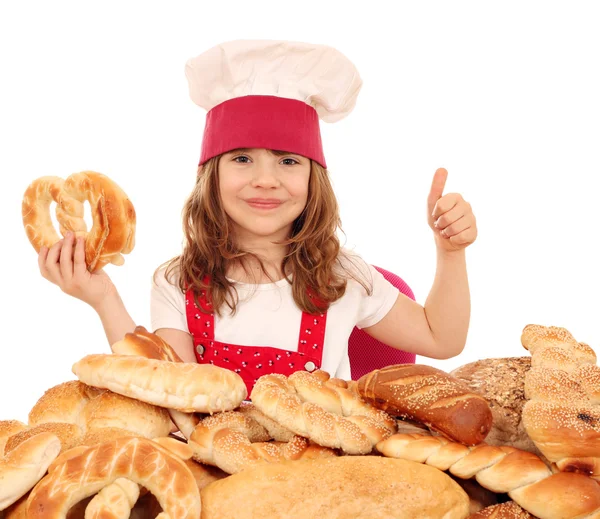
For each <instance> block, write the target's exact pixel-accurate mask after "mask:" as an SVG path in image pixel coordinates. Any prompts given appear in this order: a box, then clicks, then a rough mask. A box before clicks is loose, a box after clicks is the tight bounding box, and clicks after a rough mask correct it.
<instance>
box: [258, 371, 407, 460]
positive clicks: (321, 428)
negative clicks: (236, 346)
mask: <svg viewBox="0 0 600 519" xmlns="http://www.w3.org/2000/svg"><path fill="white" fill-rule="evenodd" d="M328 379H329V375H328V374H327V373H324V372H318V373H317V374H316V375H315V374H314V373H313V374H311V373H308V372H306V371H297V372H296V373H293V374H292V375H290V376H289V378H287V377H285V376H283V375H279V374H272V375H264V376H262V377H260V378H259V379H258V380H257V382H256V384H255V385H254V389H253V390H252V395H251V398H252V401H253V403H254V405H256V407H257V408H258V409H259V410H260V411H262V412H263V413H264V414H265V415H267V416H268V417H269V418H271V419H272V420H275V421H276V422H278V423H280V424H281V425H283V426H284V427H285V428H287V429H289V430H290V431H292V432H294V433H295V434H297V435H299V436H303V437H305V438H308V439H310V440H312V441H313V442H315V443H317V444H318V445H322V446H324V447H330V448H332V449H342V450H343V451H344V452H346V453H348V454H368V453H370V452H371V451H372V450H373V447H374V446H375V444H376V443H377V442H379V441H381V440H382V439H383V438H386V437H387V436H389V435H390V434H392V433H393V432H394V431H395V430H396V422H395V421H394V420H393V419H392V418H391V417H390V416H388V415H387V414H386V413H385V412H383V411H380V410H378V409H375V408H373V407H371V406H370V405H369V404H367V403H365V402H363V401H362V400H360V398H359V397H358V396H357V395H355V394H354V393H352V392H351V391H350V390H348V388H347V387H344V385H343V384H340V382H339V381H337V380H332V381H329V380H328Z"/></svg>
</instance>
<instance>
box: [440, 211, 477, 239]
mask: <svg viewBox="0 0 600 519" xmlns="http://www.w3.org/2000/svg"><path fill="white" fill-rule="evenodd" d="M472 223H473V221H472V219H471V218H469V217H468V216H466V215H465V216H463V217H461V218H459V219H458V220H456V221H455V222H453V223H452V224H450V225H448V226H446V227H445V228H444V229H441V230H440V234H441V235H442V236H443V237H444V238H452V237H453V236H457V235H458V234H460V233H461V232H463V231H465V230H467V229H468V228H469V227H471V225H472Z"/></svg>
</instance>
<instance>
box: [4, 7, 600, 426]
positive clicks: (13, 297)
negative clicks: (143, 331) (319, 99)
mask: <svg viewBox="0 0 600 519" xmlns="http://www.w3.org/2000/svg"><path fill="white" fill-rule="evenodd" d="M593 5H594V2H587V3H586V2H561V3H552V2H536V3H534V2H524V1H522V0H521V1H518V2H512V1H504V2H481V1H473V2H458V1H453V2H447V1H444V2H394V3H393V4H392V2H389V3H383V2H367V3H365V2H356V3H354V4H342V3H340V2H325V1H318V2H313V1H303V2H292V3H288V2H280V1H277V2H261V1H254V2H244V3H241V4H239V5H237V4H232V3H230V2H225V1H224V2H222V3H221V2H210V3H209V2H189V1H187V2H169V3H167V2H144V3H141V2H139V3H137V2H136V3H134V2H121V1H119V2H116V1H114V2H103V3H98V2H85V1H84V2H72V3H65V2H36V3H33V2H19V3H17V2H3V3H2V7H1V8H0V52H1V61H0V67H1V68H0V75H1V81H0V125H1V126H0V132H1V133H0V139H1V140H0V148H1V152H0V175H1V180H2V188H1V189H2V195H1V196H2V203H1V204H0V211H1V221H2V226H3V231H4V234H3V237H2V254H1V255H0V262H1V263H0V272H2V275H3V283H2V286H1V288H0V290H1V294H2V300H1V301H2V302H1V309H2V311H1V313H0V318H1V322H0V324H1V331H2V336H1V340H0V348H1V353H0V374H1V376H0V395H1V396H0V419H9V418H16V419H20V420H23V421H26V419H27V413H28V412H29V409H30V408H31V406H32V405H33V404H34V403H35V401H36V400H37V399H38V398H39V397H40V396H41V394H42V393H43V392H44V390H46V389H48V388H49V387H51V386H53V385H55V384H58V383H60V382H63V381H65V380H70V379H73V378H74V375H73V374H72V373H71V366H72V364H73V363H74V362H75V361H77V360H78V359H79V358H81V357H83V356H84V355H86V354H89V353H95V352H108V351H109V350H108V344H107V342H106V339H105V337H104V334H103V330H102V328H101V325H100V321H99V319H98V317H97V316H96V314H95V313H94V312H93V311H92V310H91V309H90V308H89V307H87V306H86V305H85V304H84V303H81V302H80V301H78V300H75V299H72V298H70V297H68V296H66V295H65V294H63V293H62V292H61V291H60V290H59V289H58V288H57V287H56V286H54V285H51V284H50V283H49V282H47V281H46V280H44V279H43V278H42V277H41V276H40V274H39V271H38V267H37V256H36V254H35V252H34V250H33V248H32V247H31V245H30V244H29V242H28V240H27V238H26V236H25V232H24V230H23V226H22V221H21V200H22V195H23V192H24V190H25V188H26V187H27V185H28V184H29V183H30V182H31V181H32V180H34V179H35V178H37V177H39V176H42V175H58V176H62V177H63V178H66V177H67V176H68V175H69V174H71V173H74V172H78V171H82V170H86V169H91V170H96V171H99V172H102V173H104V174H106V175H109V176H110V177H111V178H112V179H113V180H115V181H116V182H117V183H118V184H119V185H121V187H122V188H123V189H124V190H125V192H126V193H128V195H129V196H130V197H131V199H132V200H133V202H134V205H135V208H136V211H137V218H138V224H137V245H136V248H135V249H134V251H133V253H132V254H130V255H129V256H126V263H125V265H124V266H122V267H114V266H109V267H107V272H108V273H109V274H110V275H111V277H112V279H113V280H114V281H115V283H116V284H117V286H118V288H119V290H120V292H121V294H122V297H123V299H124V300H125V302H126V304H127V306H128V309H129V311H130V313H131V314H132V316H133V317H134V319H135V320H136V322H137V323H139V324H142V325H145V326H149V289H150V277H151V275H152V272H153V270H154V269H155V268H156V266H157V265H158V264H160V263H161V262H163V261H164V260H166V259H168V258H170V257H172V256H174V255H176V254H178V253H179V251H180V246H181V240H182V232H181V218H180V215H181V209H182V206H183V202H184V200H185V198H186V196H187V195H188V193H189V192H190V190H191V189H192V186H193V183H194V178H195V172H196V165H197V162H198V158H199V153H200V144H201V136H202V131H203V127H204V116H205V112H204V111H203V110H202V109H201V108H199V107H197V106H196V105H194V104H193V103H192V101H191V100H190V99H189V97H188V90H187V82H186V80H185V76H184V71H183V69H184V64H185V61H186V60H187V59H188V58H190V57H192V56H195V55H197V54H200V53H201V52H203V51H205V50H207V49H208V48H210V47H212V46H213V45H216V44H218V43H220V42H222V41H226V40H230V39H239V38H259V39H288V40H301V41H308V42H313V43H323V44H328V45H331V46H334V47H336V48H338V49H339V50H341V51H342V52H343V53H344V54H345V55H346V56H348V57H349V58H350V59H351V60H353V61H354V63H355V64H356V66H357V67H358V69H359V71H360V73H361V76H362V78H363V80H364V87H363V90H362V92H361V94H360V96H359V99H358V103H357V106H356V109H355V111H354V112H353V113H352V114H351V115H350V116H349V117H348V118H347V119H345V120H343V121H341V122H339V123H335V124H330V125H327V124H323V125H322V135H323V141H324V147H325V154H326V157H327V160H328V163H329V166H330V171H331V175H332V178H333V181H334V185H335V188H336V192H337V195H338V198H339V202H340V205H341V211H342V222H343V227H344V230H345V232H346V235H347V245H348V246H351V247H355V248H356V250H357V251H358V252H360V253H361V254H363V255H364V257H365V258H366V259H367V260H369V261H370V262H372V263H374V264H377V265H380V266H383V267H384V268H387V269H389V270H391V271H393V272H395V273H397V274H399V275H400V276H402V277H403V278H404V279H405V280H406V281H407V282H408V283H409V284H410V286H411V287H412V288H413V290H414V291H415V294H416V297H417V300H418V301H419V302H420V303H424V302H425V299H426V297H427V294H428V292H429V289H430V287H431V283H432V280H433V276H434V268H435V249H434V244H433V238H432V235H431V232H430V230H429V228H428V227H427V223H426V218H425V202H426V197H427V193H428V190H429V187H430V182H431V178H432V176H433V173H434V171H435V170H436V168H438V167H440V166H443V167H446V168H447V169H448V171H449V179H448V184H447V191H448V192H450V191H458V192H460V193H462V194H463V196H464V197H465V198H466V199H467V200H468V201H470V202H471V203H472V205H473V208H474V211H475V214H476V217H477V219H478V225H479V233H480V234H479V238H478V240H477V242H476V243H475V244H474V245H472V246H471V247H470V248H469V249H468V253H467V260H468V268H469V276H470V283H471V293H472V307H473V310H472V321H471V328H470V332H469V337H468V343H467V346H466V348H465V350H464V352H463V353H462V354H461V355H460V356H458V357H456V358H453V359H450V360H446V361H432V360H428V359H422V358H419V359H418V361H419V362H426V363H430V364H432V365H434V366H437V367H441V368H442V369H446V370H451V369H453V368H454V367H456V366H458V365H461V364H464V363H467V362H470V361H473V360H476V359H480V358H486V357H497V356H520V355H526V354H527V352H526V351H525V350H524V349H523V348H522V346H521V345H520V334H521V331H522V329H523V327H524V326H525V325H526V324H528V323H538V324H544V325H556V326H564V327H566V328H568V329H569V330H570V331H571V332H572V333H573V334H574V335H575V337H576V338H577V339H578V340H580V341H583V342H587V343H588V344H590V345H591V346H592V347H594V348H595V349H596V351H598V352H600V349H599V348H598V345H599V344H600V328H599V325H598V319H599V315H598V310H599V305H598V299H597V296H598V293H599V292H600V276H599V273H598V272H599V270H598V259H597V256H596V255H595V254H594V252H595V251H596V250H597V245H598V244H597V241H598V240H597V236H598V232H597V228H598V221H599V218H598V211H597V207H598V205H597V201H598V190H597V186H598V175H599V174H600V167H599V165H598V163H599V156H598V155H599V149H600V148H599V143H600V125H599V122H600V94H599V92H600V80H599V79H598V77H599V76H598V62H599V56H598V54H599V52H600V32H599V31H598V16H597V15H596V14H595V12H594V10H593ZM392 6H393V7H392ZM367 8H368V10H367Z"/></svg>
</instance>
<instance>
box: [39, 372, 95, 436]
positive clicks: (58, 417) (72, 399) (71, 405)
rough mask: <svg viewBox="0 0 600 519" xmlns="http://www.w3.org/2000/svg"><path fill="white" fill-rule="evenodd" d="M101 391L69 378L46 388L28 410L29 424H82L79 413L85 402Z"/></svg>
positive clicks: (80, 413)
mask: <svg viewBox="0 0 600 519" xmlns="http://www.w3.org/2000/svg"><path fill="white" fill-rule="evenodd" d="M101 392H102V391H101V390H100V389H97V388H95V387H90V386H88V385H86V384H83V383H81V382H80V381H79V380H69V381H68V382H64V383H62V384H58V385H56V386H54V387H51V388H50V389H48V390H46V391H45V392H44V394H43V395H42V396H41V397H40V399H39V400H38V401H37V402H36V403H35V405H34V406H33V408H32V409H31V411H30V412H29V417H28V422H29V425H30V426H34V425H39V424H42V423H48V422H64V423H72V424H77V425H80V426H81V425H83V424H82V421H81V415H82V412H83V409H84V407H85V406H86V405H87V403H88V402H89V401H90V400H91V399H92V398H94V397H95V396H98V395H99V394H100V393H101Z"/></svg>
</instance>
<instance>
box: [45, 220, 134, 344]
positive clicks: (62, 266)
mask: <svg viewBox="0 0 600 519" xmlns="http://www.w3.org/2000/svg"><path fill="white" fill-rule="evenodd" d="M84 247H85V243H84V239H83V238H81V237H80V238H77V239H75V235H74V234H73V233H71V232H69V233H67V234H66V236H65V238H64V239H62V240H60V241H58V242H56V243H55V244H54V245H53V246H52V247H51V248H50V249H48V248H46V247H42V248H41V249H40V253H39V256H38V265H39V268H40V273H41V274H42V276H43V277H44V278H46V279H47V280H48V281H50V282H52V283H54V284H55V285H57V286H58V287H60V289H61V290H62V291H63V292H64V293H65V294H68V295H70V296H72V297H75V298H77V299H80V300H81V301H83V302H84V303H87V304H88V305H89V306H91V307H92V308H93V309H94V310H95V311H96V313H97V314H98V315H99V317H100V320H101V321H102V326H103V327H104V331H105V333H106V338H107V339H108V343H109V345H110V346H111V347H112V345H113V344H114V343H115V342H117V341H119V340H121V339H122V338H123V337H124V336H125V334H126V333H128V332H133V330H134V329H135V322H134V321H133V319H132V318H131V316H130V315H129V313H128V312H127V309H126V308H125V305H124V304H123V301H122V299H121V296H119V292H118V291H117V289H116V287H115V285H114V284H113V282H112V281H111V279H110V277H109V276H108V275H107V274H106V272H104V270H102V269H101V270H98V271H96V272H94V273H91V272H89V271H88V270H87V266H86V263H85V248H84Z"/></svg>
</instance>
